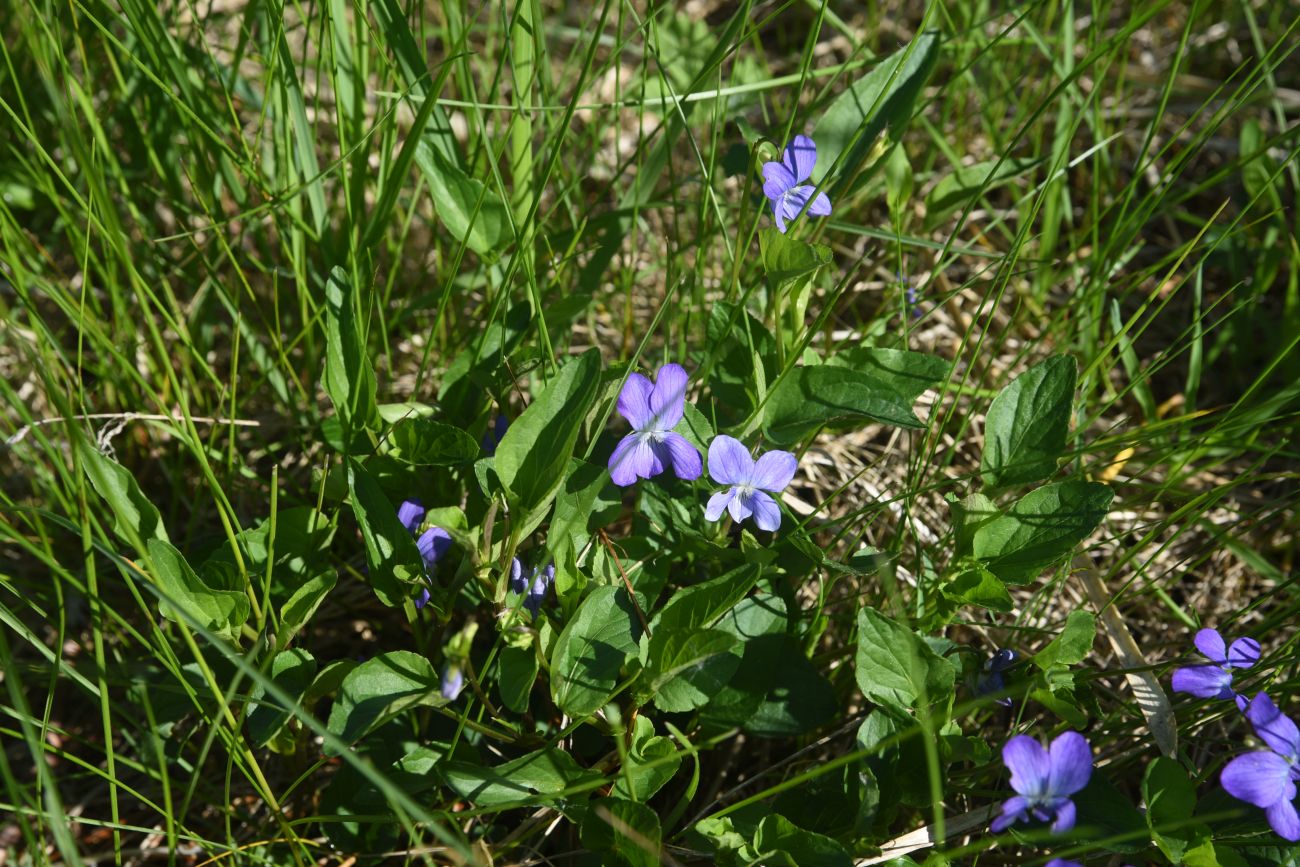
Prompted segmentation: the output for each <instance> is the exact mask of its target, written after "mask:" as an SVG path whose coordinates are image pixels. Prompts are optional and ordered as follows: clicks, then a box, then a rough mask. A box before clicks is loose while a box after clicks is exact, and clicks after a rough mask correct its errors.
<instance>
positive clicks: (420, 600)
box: [415, 587, 430, 608]
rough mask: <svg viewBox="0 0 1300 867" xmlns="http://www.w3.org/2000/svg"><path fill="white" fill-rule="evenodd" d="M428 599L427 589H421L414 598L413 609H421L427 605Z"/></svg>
mask: <svg viewBox="0 0 1300 867" xmlns="http://www.w3.org/2000/svg"><path fill="white" fill-rule="evenodd" d="M429 598H430V594H429V588H428V587H421V588H420V592H419V594H418V595H417V596H416V597H415V607H416V608H423V607H424V606H426V605H428V604H429Z"/></svg>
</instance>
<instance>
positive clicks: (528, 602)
mask: <svg viewBox="0 0 1300 867" xmlns="http://www.w3.org/2000/svg"><path fill="white" fill-rule="evenodd" d="M554 583H555V566H554V565H548V566H547V567H546V568H545V569H543V570H542V571H540V572H538V573H537V574H536V575H534V577H533V586H532V587H531V588H530V589H529V591H528V595H527V596H525V597H524V607H525V608H527V609H528V613H529V614H531V615H533V616H534V617H536V616H537V612H538V611H540V610H541V609H542V602H544V601H545V600H546V591H548V590H550V589H551V585H552V584H554Z"/></svg>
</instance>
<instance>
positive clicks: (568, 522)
mask: <svg viewBox="0 0 1300 867" xmlns="http://www.w3.org/2000/svg"><path fill="white" fill-rule="evenodd" d="M622 508H623V498H622V496H621V495H620V492H619V490H618V487H617V486H616V485H615V484H614V483H613V482H611V481H610V479H609V473H608V472H607V471H606V469H605V468H604V467H602V466H600V465H598V464H589V463H587V462H586V461H583V460H579V459H577V458H574V459H573V460H571V461H569V472H568V474H567V475H566V476H565V477H564V486H563V488H562V489H561V490H560V491H559V492H558V493H557V494H556V497H555V514H554V515H553V516H552V517H551V524H550V529H549V530H548V531H547V534H546V540H547V542H546V543H547V546H548V547H550V549H551V551H552V553H554V554H555V555H556V559H557V560H558V559H560V558H561V557H562V556H563V554H564V552H566V551H571V552H573V553H575V554H576V553H577V552H579V551H581V550H582V548H583V547H584V546H585V545H586V544H587V540H588V539H590V538H591V534H590V531H591V530H592V529H593V525H594V526H595V527H601V526H604V524H605V523H606V522H607V521H609V520H613V518H614V517H616V516H617V512H618V511H621V510H622Z"/></svg>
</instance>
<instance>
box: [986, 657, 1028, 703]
mask: <svg viewBox="0 0 1300 867" xmlns="http://www.w3.org/2000/svg"><path fill="white" fill-rule="evenodd" d="M1019 659H1020V654H1018V653H1016V652H1015V651H1014V650H1011V649H1010V648H1006V647H1004V648H1002V649H1001V650H999V651H997V652H996V653H994V654H993V655H992V656H991V657H989V659H988V661H986V662H985V663H984V673H983V674H981V675H980V677H979V679H978V680H977V681H976V682H975V694H976V695H993V694H994V693H999V692H1002V691H1004V690H1005V689H1006V688H1007V681H1006V677H1005V676H1004V672H1006V671H1007V669H1009V668H1011V667H1012V666H1013V665H1015V664H1016V661H1017V660H1019ZM997 703H998V704H1000V705H1002V706H1003V707H1011V697H1010V696H1003V697H1002V698H999V699H997Z"/></svg>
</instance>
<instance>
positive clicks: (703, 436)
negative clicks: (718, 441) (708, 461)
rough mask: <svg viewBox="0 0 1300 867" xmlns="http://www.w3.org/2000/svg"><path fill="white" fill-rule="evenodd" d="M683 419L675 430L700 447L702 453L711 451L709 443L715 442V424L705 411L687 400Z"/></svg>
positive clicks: (683, 406)
mask: <svg viewBox="0 0 1300 867" xmlns="http://www.w3.org/2000/svg"><path fill="white" fill-rule="evenodd" d="M682 410H683V412H682V420H681V421H679V422H678V423H677V427H675V428H673V430H674V431H675V432H677V433H679V434H681V435H682V436H683V437H685V438H686V441H687V442H688V443H690V444H691V445H693V446H695V447H696V448H697V449H699V451H700V454H702V455H706V454H708V453H709V443H711V442H713V437H714V431H713V425H711V424H709V420H708V419H707V418H705V417H704V413H702V412H700V411H699V410H698V409H696V408H695V404H693V403H691V402H690V401H687V402H686V403H684V404H682Z"/></svg>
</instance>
